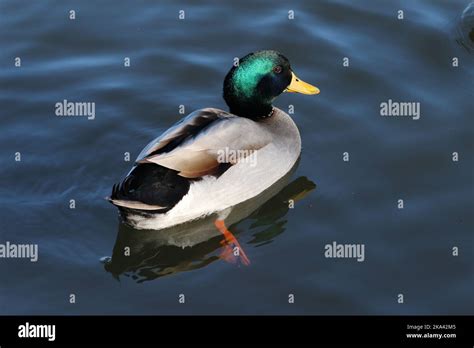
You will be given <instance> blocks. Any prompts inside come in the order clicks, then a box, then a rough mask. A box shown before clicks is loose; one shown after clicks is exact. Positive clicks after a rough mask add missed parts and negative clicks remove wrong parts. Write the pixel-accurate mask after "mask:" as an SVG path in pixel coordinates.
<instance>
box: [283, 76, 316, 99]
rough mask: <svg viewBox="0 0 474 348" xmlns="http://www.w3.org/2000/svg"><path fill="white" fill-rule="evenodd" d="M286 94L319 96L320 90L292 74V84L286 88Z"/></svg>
mask: <svg viewBox="0 0 474 348" xmlns="http://www.w3.org/2000/svg"><path fill="white" fill-rule="evenodd" d="M285 92H291V93H302V94H319V88H318V87H315V86H313V85H310V84H309V83H306V82H304V81H302V80H300V79H299V78H298V77H296V75H295V73H294V72H291V82H290V85H289V86H288V87H286V89H285Z"/></svg>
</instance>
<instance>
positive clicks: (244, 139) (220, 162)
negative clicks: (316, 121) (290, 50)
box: [108, 50, 319, 243]
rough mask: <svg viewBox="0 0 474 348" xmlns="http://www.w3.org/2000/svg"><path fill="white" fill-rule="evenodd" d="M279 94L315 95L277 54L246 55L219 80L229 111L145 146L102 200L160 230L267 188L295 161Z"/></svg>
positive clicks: (185, 124) (223, 210) (290, 126)
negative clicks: (223, 78)
mask: <svg viewBox="0 0 474 348" xmlns="http://www.w3.org/2000/svg"><path fill="white" fill-rule="evenodd" d="M283 92H298V93H302V94H318V93H319V89H318V88H316V87H314V86H312V85H310V84H308V83H306V82H303V81H302V80H300V79H299V78H298V77H296V75H295V73H294V72H293V70H292V68H291V66H290V62H289V61H288V59H287V58H286V57H285V56H283V55H282V54H280V53H278V52H276V51H269V50H268V51H258V52H254V53H250V54H248V55H246V56H245V57H243V58H241V59H240V60H239V64H236V65H234V66H233V67H232V68H231V69H230V71H229V72H228V74H227V75H226V77H225V80H224V88H223V97H224V100H225V102H226V103H227V105H228V107H229V111H224V110H220V109H216V108H205V109H200V110H196V111H194V112H192V113H191V114H189V115H188V116H187V117H185V118H184V119H182V120H181V121H179V122H178V123H177V124H175V125H174V126H172V127H171V128H169V129H168V130H167V131H165V132H164V133H163V134H162V135H161V136H159V137H158V138H156V139H155V140H153V141H152V142H150V143H149V144H148V145H147V146H146V147H145V148H144V149H143V150H142V151H141V153H140V154H139V155H138V158H137V159H136V162H135V165H134V166H133V168H132V169H131V170H130V172H129V173H128V174H127V176H126V177H125V179H123V180H122V182H120V183H119V184H116V185H114V187H113V189H112V194H111V196H110V197H109V198H108V200H109V201H110V202H111V203H112V204H114V205H115V206H117V207H118V208H119V210H120V213H121V215H122V216H123V217H124V220H125V221H126V222H127V223H128V224H130V225H132V226H133V227H134V228H137V229H163V228H167V227H171V226H174V225H178V224H182V223H185V222H189V221H191V220H195V219H199V218H202V217H204V216H208V215H211V214H213V213H217V214H218V216H217V219H216V223H215V225H216V227H217V228H218V229H219V231H221V232H222V233H223V234H224V236H225V237H226V239H229V241H231V242H233V243H237V242H236V240H234V239H233V237H232V234H231V233H230V232H229V231H228V230H227V229H226V227H225V223H224V219H225V217H226V215H228V214H229V210H230V209H232V207H233V206H235V205H237V204H238V203H241V202H244V201H246V200H248V199H250V198H252V197H254V196H256V195H258V194H259V193H261V192H262V191H264V190H266V189H267V188H269V187H270V186H271V185H272V184H274V183H275V182H277V181H278V179H280V178H281V177H283V176H284V175H285V174H286V173H288V172H289V171H290V169H291V168H292V167H293V165H294V164H295V163H296V161H297V159H298V157H299V155H300V152H301V138H300V134H299V131H298V128H297V127H296V125H295V123H294V122H293V120H292V119H291V117H290V116H289V115H288V114H286V113H285V112H284V111H282V110H280V109H278V108H276V107H274V106H273V105H272V102H273V100H274V99H275V98H276V97H277V96H279V95H280V94H281V93H283Z"/></svg>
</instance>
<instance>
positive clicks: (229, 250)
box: [104, 166, 316, 282]
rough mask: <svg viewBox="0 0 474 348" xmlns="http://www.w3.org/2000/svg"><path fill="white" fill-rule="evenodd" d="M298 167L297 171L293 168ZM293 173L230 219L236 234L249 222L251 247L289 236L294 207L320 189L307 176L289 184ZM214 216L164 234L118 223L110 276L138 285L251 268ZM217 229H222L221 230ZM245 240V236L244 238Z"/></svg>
mask: <svg viewBox="0 0 474 348" xmlns="http://www.w3.org/2000/svg"><path fill="white" fill-rule="evenodd" d="M295 167H296V166H295ZM292 172H293V171H291V172H290V173H288V174H287V175H286V176H285V177H283V178H282V179H281V180H279V181H278V182H277V183H275V184H274V185H273V186H271V187H270V188H269V189H268V190H266V191H264V192H262V193H261V194H260V195H258V196H256V197H254V198H253V199H250V200H248V201H245V202H243V203H240V204H239V205H236V206H234V207H233V208H232V209H231V211H230V212H228V215H227V217H226V223H227V225H228V226H229V230H230V231H232V233H231V234H232V235H233V236H234V235H235V236H238V235H239V234H241V233H242V232H243V231H241V230H240V228H239V224H241V223H242V224H243V223H244V222H247V221H248V222H250V227H249V228H248V230H249V231H252V232H253V231H255V232H253V238H252V239H251V240H250V241H248V242H247V244H250V245H254V246H262V245H264V244H268V243H270V242H272V241H273V239H274V238H275V237H276V236H278V235H279V234H281V233H283V232H284V231H285V225H286V222H287V220H286V219H285V215H286V214H287V212H288V210H289V206H290V203H292V201H293V202H295V203H296V202H297V201H299V200H301V199H303V198H304V197H305V196H306V195H307V194H308V193H309V192H310V191H312V190H313V189H315V187H316V185H315V184H314V183H313V182H312V181H310V180H309V179H307V178H306V177H299V178H297V179H295V180H294V181H292V182H291V183H289V184H288V181H289V177H290V176H291V174H292ZM215 222H216V216H215V215H211V216H208V217H207V218H204V219H201V220H197V221H193V222H189V223H186V224H183V225H179V226H175V227H172V228H167V229H162V230H135V229H134V228H132V227H131V226H129V225H127V224H126V223H124V222H120V223H119V227H118V234H117V240H116V242H115V246H114V249H113V253H112V257H111V258H109V259H108V260H107V261H106V262H105V265H104V267H105V269H106V271H108V272H110V273H112V275H113V276H114V277H116V278H117V279H118V278H119V277H120V275H124V276H127V277H131V278H133V279H134V280H136V281H137V282H144V281H147V280H153V279H155V278H159V277H163V276H166V275H171V274H175V273H179V272H183V271H191V270H195V269H199V268H203V267H205V266H207V265H209V264H210V263H212V262H214V261H216V260H225V261H227V262H231V263H235V264H238V263H241V264H243V265H249V264H250V260H249V257H248V256H247V254H246V252H245V249H246V247H245V246H242V245H241V244H244V243H243V242H242V239H244V238H241V243H239V242H238V241H237V238H236V237H234V238H233V239H232V240H229V239H228V238H226V236H225V235H224V237H223V235H222V234H221V233H220V232H219V231H218V230H216V224H215ZM217 227H218V228H219V227H220V226H217ZM243 234H248V231H246V232H243ZM242 237H244V236H242Z"/></svg>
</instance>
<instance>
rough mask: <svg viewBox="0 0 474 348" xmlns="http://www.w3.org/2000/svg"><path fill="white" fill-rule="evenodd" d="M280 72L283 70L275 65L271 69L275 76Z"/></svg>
mask: <svg viewBox="0 0 474 348" xmlns="http://www.w3.org/2000/svg"><path fill="white" fill-rule="evenodd" d="M282 70H283V69H282V67H281V66H280V65H277V66H275V67H273V72H274V73H275V74H279V73H281V71H282Z"/></svg>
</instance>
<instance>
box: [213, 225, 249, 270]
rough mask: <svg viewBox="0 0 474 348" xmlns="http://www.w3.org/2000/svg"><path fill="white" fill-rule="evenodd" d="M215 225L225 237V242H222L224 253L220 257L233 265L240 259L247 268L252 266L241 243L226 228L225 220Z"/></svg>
mask: <svg viewBox="0 0 474 348" xmlns="http://www.w3.org/2000/svg"><path fill="white" fill-rule="evenodd" d="M214 225H216V227H217V229H218V230H219V232H220V233H222V234H223V235H224V240H223V241H221V244H222V246H223V247H224V250H223V251H222V253H221V255H220V257H221V258H222V259H224V260H226V261H227V262H231V263H236V262H237V258H239V257H240V259H241V261H242V263H243V264H244V265H245V266H248V265H250V260H249V258H248V257H247V255H245V251H244V249H242V247H241V246H240V243H239V242H238V241H237V238H235V237H234V235H233V234H232V233H231V232H230V231H229V230H228V229H227V227H225V223H224V220H219V219H217V220H216V221H215V222H214ZM235 248H237V249H238V256H237V255H235V253H234V250H235Z"/></svg>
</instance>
